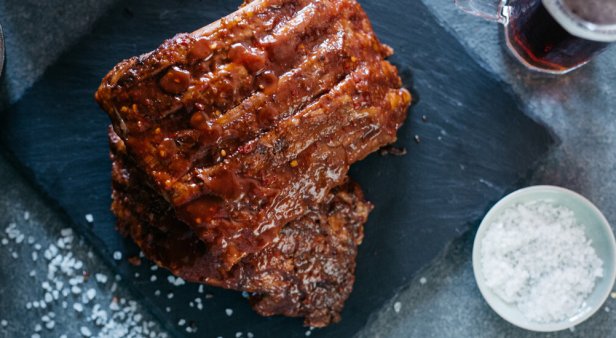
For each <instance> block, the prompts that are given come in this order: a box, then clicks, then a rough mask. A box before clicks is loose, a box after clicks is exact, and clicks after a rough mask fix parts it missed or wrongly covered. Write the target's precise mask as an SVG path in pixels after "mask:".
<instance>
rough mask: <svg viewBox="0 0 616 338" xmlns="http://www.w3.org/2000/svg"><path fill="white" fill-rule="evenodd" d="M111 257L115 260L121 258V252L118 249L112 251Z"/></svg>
mask: <svg viewBox="0 0 616 338" xmlns="http://www.w3.org/2000/svg"><path fill="white" fill-rule="evenodd" d="M113 259H115V260H116V261H119V260H122V253H121V252H120V251H115V252H114V253H113Z"/></svg>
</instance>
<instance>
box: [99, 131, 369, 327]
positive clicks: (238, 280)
mask: <svg viewBox="0 0 616 338" xmlns="http://www.w3.org/2000/svg"><path fill="white" fill-rule="evenodd" d="M110 140H111V157H112V160H113V206H112V210H113V212H114V213H115V214H116V216H117V218H118V227H119V229H120V230H121V232H122V233H124V234H125V235H129V236H131V237H132V238H133V239H134V240H135V242H136V243H137V244H138V245H139V247H140V248H141V249H142V251H143V252H144V253H145V254H146V255H147V256H148V257H149V258H151V259H153V260H154V261H155V262H156V263H157V264H159V265H161V266H163V267H165V268H167V269H169V270H170V271H171V272H173V273H174V274H175V275H177V276H180V277H182V278H184V279H186V280H189V281H193V282H202V283H203V282H204V283H207V284H210V285H215V286H220V287H224V288H228V289H235V290H240V291H247V292H250V293H251V296H250V302H251V304H252V306H253V308H254V309H255V310H256V311H257V312H258V313H260V314H262V315H265V316H271V315H276V314H282V315H286V316H292V317H304V318H305V324H306V325H308V326H313V327H323V326H326V325H328V324H330V323H331V322H337V321H338V320H339V319H340V314H339V313H340V311H342V308H343V305H344V301H345V300H346V299H347V298H348V296H349V294H350V293H351V290H352V287H353V282H354V270H355V256H356V253H357V246H358V245H359V244H360V243H361V241H362V237H363V224H364V222H365V221H366V218H367V216H368V213H369V212H370V210H371V208H372V206H371V205H370V204H369V203H367V202H365V201H364V199H363V195H362V192H361V190H360V189H359V187H358V186H357V185H356V184H353V183H345V184H343V185H342V186H340V187H338V188H336V189H334V191H333V192H332V193H331V194H329V196H327V197H326V199H325V202H323V203H322V204H321V205H319V206H318V207H313V208H310V210H309V211H308V212H307V213H306V214H305V215H304V216H303V217H301V218H299V219H298V220H296V221H293V222H291V223H288V224H286V225H285V226H284V227H283V228H282V230H281V231H280V235H279V237H278V240H277V241H276V242H275V243H273V244H272V245H270V246H269V247H267V248H266V249H264V250H261V251H260V252H258V253H255V254H250V255H247V256H246V257H244V258H243V259H242V260H240V261H239V262H238V263H237V264H236V265H235V266H234V267H233V268H232V269H231V270H230V271H226V272H220V271H219V270H217V269H213V268H212V265H211V261H212V257H211V254H210V252H209V251H208V247H207V245H206V244H205V243H204V242H203V241H201V240H200V239H199V238H198V237H197V236H196V235H195V234H194V233H193V232H192V231H191V230H190V228H189V227H188V226H187V225H186V224H184V223H182V222H180V221H179V220H177V219H176V218H175V216H174V215H173V210H172V209H171V208H170V207H169V206H168V203H167V202H166V201H165V200H164V199H162V198H161V197H160V196H159V195H158V194H156V193H155V192H154V191H153V190H152V188H151V187H149V186H148V185H147V184H145V183H144V182H143V174H142V173H141V172H140V171H139V170H138V169H136V168H135V166H134V164H132V161H131V160H130V158H128V157H127V155H126V152H125V147H124V145H123V143H122V141H121V140H120V139H119V138H118V137H117V136H116V135H114V133H113V131H110Z"/></svg>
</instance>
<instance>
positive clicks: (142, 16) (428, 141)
mask: <svg viewBox="0 0 616 338" xmlns="http://www.w3.org/2000/svg"><path fill="white" fill-rule="evenodd" d="M360 2H361V3H362V5H363V6H364V8H365V9H366V11H367V12H368V15H369V16H370V18H371V19H372V22H373V24H374V27H375V30H376V31H377V33H378V35H379V37H380V38H381V39H382V40H383V41H384V42H385V43H387V44H389V45H391V46H392V47H394V49H395V50H396V54H395V56H394V57H393V58H392V61H393V62H394V63H395V64H396V65H398V67H399V69H400V71H401V75H402V77H403V78H404V81H405V83H406V85H407V86H408V87H409V88H412V91H413V93H414V95H415V100H416V102H415V104H414V106H413V107H412V108H411V112H410V116H409V119H408V122H407V123H406V125H405V126H404V127H403V128H402V129H401V130H400V132H399V142H398V144H399V145H401V146H404V147H405V148H406V149H407V150H408V155H406V156H404V157H393V156H386V157H382V156H379V155H376V154H375V155H372V156H370V157H369V158H368V159H366V160H365V161H363V162H361V163H359V164H357V165H355V166H354V167H353V168H352V171H351V172H352V176H353V177H354V178H355V179H356V180H357V181H359V182H360V183H361V184H362V186H363V188H364V190H365V192H366V195H367V198H368V199H369V200H371V201H372V202H373V203H374V204H375V206H376V208H375V210H374V212H373V213H372V214H371V216H370V220H369V222H368V224H367V225H366V236H365V240H364V244H363V245H362V246H361V248H360V253H359V257H358V267H357V281H356V284H355V290H354V292H353V294H352V295H351V297H350V299H349V300H348V302H347V304H346V307H345V310H344V312H343V321H342V322H341V323H339V324H336V325H332V326H331V327H329V328H326V329H322V330H315V331H313V332H312V336H319V337H347V336H351V335H353V334H354V333H356V332H357V331H358V330H360V329H361V327H362V326H363V325H364V324H365V322H366V320H367V318H368V316H369V315H370V314H371V313H373V312H375V311H376V310H378V308H379V307H380V306H381V305H383V303H384V302H385V301H386V300H387V299H389V298H390V297H391V296H392V295H393V294H394V293H395V292H396V291H397V290H398V289H399V288H401V287H402V286H404V285H405V284H406V283H407V282H408V281H409V280H410V279H411V278H412V277H413V276H414V274H415V272H416V271H418V270H419V269H420V268H421V267H422V266H424V265H425V264H426V263H427V262H429V261H430V260H432V259H433V258H434V257H435V256H436V255H437V254H438V253H439V251H441V250H442V249H443V248H444V246H445V245H446V243H448V242H449V241H450V240H451V239H453V238H455V237H456V236H458V235H459V234H461V233H462V232H463V231H465V230H466V229H467V227H468V225H469V224H472V223H474V222H476V221H477V220H478V219H480V218H481V216H482V215H483V213H484V212H485V211H486V210H487V208H488V207H489V206H490V205H491V204H493V203H494V202H495V201H496V200H497V199H498V198H499V197H500V196H502V195H503V194H504V193H505V192H506V191H508V190H511V189H513V188H514V187H516V186H517V185H518V184H520V182H522V179H523V178H524V177H525V176H526V175H527V173H528V171H529V170H530V169H532V167H533V165H534V163H535V162H536V160H537V159H539V158H541V157H542V156H543V155H544V154H545V153H546V152H547V151H548V149H549V147H550V145H551V144H552V142H553V140H552V138H551V136H550V134H549V133H548V132H547V131H546V130H545V129H544V128H543V127H541V126H539V125H538V124H536V123H535V122H534V121H532V120H531V119H529V118H528V117H526V116H525V115H524V114H523V113H522V112H521V111H520V109H519V106H518V102H517V100H516V99H515V98H513V97H512V96H511V95H510V94H509V93H508V91H507V88H505V87H504V86H503V84H502V83H500V82H499V81H497V80H496V79H495V78H493V77H492V76H491V75H490V74H488V73H487V72H486V71H485V70H483V69H482V68H481V67H479V66H478V65H477V63H476V62H475V61H474V60H473V59H472V58H471V57H470V56H469V55H468V54H467V53H466V52H465V51H464V49H463V48H462V46H461V45H460V44H459V43H458V42H457V41H456V39H455V38H454V37H452V36H451V35H450V34H449V33H448V32H446V31H445V30H444V29H443V28H442V27H441V26H439V24H438V23H437V22H436V20H435V19H434V17H433V16H432V15H431V14H430V12H429V10H428V9H427V8H426V7H425V6H424V5H423V4H422V3H421V2H420V1H418V0H405V1H403V0H397V1H387V2H384V1H378V0H363V1H360ZM238 4H239V2H238V1H225V0H218V1H198V0H151V1H148V2H140V1H137V0H129V1H124V2H120V3H119V4H118V5H117V6H115V7H114V8H112V9H111V10H110V11H109V12H108V13H107V14H106V15H105V16H104V17H103V18H102V19H101V20H100V21H99V22H98V23H97V25H96V26H95V28H94V29H93V31H92V32H91V33H90V34H87V35H85V36H84V38H83V39H82V40H81V41H80V42H79V43H78V44H77V45H75V46H73V47H72V48H70V49H69V50H67V51H66V52H65V53H64V54H63V55H62V57H61V58H60V59H59V60H58V61H57V62H56V63H55V64H54V65H53V66H52V67H50V68H49V69H48V70H47V72H46V73H45V75H44V76H43V78H42V79H41V80H40V81H39V82H38V83H37V84H36V85H35V86H34V87H33V88H31V89H30V90H29V91H28V92H27V93H26V95H25V96H24V97H23V98H22V99H21V101H20V102H18V103H17V104H15V105H14V106H12V107H11V108H10V109H9V110H8V111H5V112H2V115H1V116H0V122H1V123H2V132H1V134H0V141H1V145H2V148H3V149H4V150H7V151H8V153H10V154H11V156H12V158H13V159H14V160H15V161H16V162H17V164H18V165H19V166H21V168H23V169H24V171H25V172H26V173H27V175H28V176H29V177H30V178H31V179H32V180H33V181H34V182H35V183H36V184H37V185H38V186H39V187H40V189H41V191H42V192H43V193H44V194H46V195H47V196H48V197H49V198H50V199H51V200H53V201H55V202H56V204H57V206H58V208H60V209H61V210H62V211H63V212H65V213H66V214H67V215H68V216H69V217H70V218H71V219H72V220H73V221H74V223H75V225H76V227H77V228H78V229H80V230H81V231H82V232H83V233H84V234H86V235H87V236H88V237H89V238H90V239H91V240H92V242H93V244H94V246H95V247H97V248H98V249H100V251H101V252H102V253H103V254H104V256H105V257H107V259H108V262H109V264H116V265H117V270H118V272H119V273H120V274H122V275H123V276H124V280H125V281H127V283H128V284H130V285H132V286H134V288H133V289H134V291H135V293H136V294H137V295H139V296H140V297H141V298H142V300H143V301H144V302H146V303H148V304H149V305H150V308H151V309H152V311H153V312H154V313H155V314H156V315H157V316H158V318H160V319H161V320H162V321H163V322H164V323H165V324H166V325H167V326H168V327H169V328H170V329H171V330H172V331H174V333H175V334H176V335H178V336H182V335H186V336H191V335H190V334H187V333H185V331H184V329H183V328H178V327H175V326H174V325H175V323H177V321H178V319H179V318H185V319H187V320H188V321H189V322H193V323H194V325H195V326H196V327H197V328H198V332H197V336H199V337H202V336H203V337H210V336H211V337H216V336H225V337H230V336H235V333H236V332H243V333H244V336H246V333H247V332H248V331H250V332H252V333H253V334H254V335H255V336H256V337H301V336H304V334H305V331H306V328H303V327H302V325H301V321H300V320H298V319H290V318H282V317H274V318H262V317H260V316H258V315H256V314H255V313H253V312H252V310H251V309H250V308H249V306H248V304H247V303H246V301H245V300H244V299H243V298H242V296H241V295H240V294H239V293H236V292H231V291H226V290H219V289H215V288H209V287H206V288H205V289H206V291H205V292H207V293H210V294H212V295H213V296H214V297H213V298H211V299H208V300H205V301H204V309H203V311H199V310H198V309H196V308H194V307H190V306H189V302H190V301H192V300H193V299H194V298H195V297H202V298H203V296H204V295H203V294H200V293H198V292H197V286H196V285H183V286H180V287H175V286H172V285H171V284H169V283H168V282H167V280H166V275H167V274H166V273H165V272H162V271H160V270H159V271H157V272H152V271H150V269H149V264H144V265H142V266H141V267H134V266H132V265H130V264H128V263H126V261H123V262H121V263H115V262H114V261H113V260H112V259H111V253H112V252H114V251H115V250H121V251H123V252H125V257H126V256H130V255H133V254H136V253H137V251H136V249H135V247H134V246H133V245H132V244H131V243H130V242H128V241H126V240H123V239H122V238H121V237H120V236H119V235H118V234H117V233H116V232H115V231H114V229H113V227H114V218H113V216H112V214H111V213H110V212H109V203H110V198H109V196H110V163H109V159H108V154H107V153H108V148H107V140H106V126H107V124H108V123H109V121H108V119H107V117H106V115H105V114H104V113H103V112H102V111H100V110H99V109H98V107H97V105H96V104H95V103H94V100H93V93H94V91H95V90H96V88H97V86H98V84H99V82H100V79H101V78H102V77H103V76H104V75H105V73H106V72H107V71H108V70H109V69H111V67H113V66H114V65H115V64H116V63H117V62H119V61H120V60H122V59H124V58H127V57H130V56H133V55H137V54H141V53H143V52H146V51H150V50H152V49H154V48H155V47H157V46H158V45H159V44H160V43H161V42H162V41H163V40H164V39H165V38H168V37H171V36H172V35H174V34H175V33H177V32H188V31H192V30H194V29H196V28H198V27H200V26H203V25H205V24H207V23H209V22H211V21H214V20H216V19H218V18H219V17H221V16H223V15H226V14H228V13H229V12H231V11H233V10H234V9H235V8H236V7H237V5H238ZM424 116H425V117H426V118H425V119H424V118H423V117H424ZM416 136H417V137H418V139H419V140H420V142H419V143H417V137H416ZM86 214H92V215H93V216H94V220H95V221H94V224H93V225H91V224H88V223H87V222H86V220H85V218H84V215H86ZM135 272H137V273H139V275H140V277H135ZM152 274H157V275H158V277H159V278H158V282H156V283H151V282H150V281H149V279H150V275H152ZM155 290H161V291H162V292H163V295H162V296H161V297H156V296H154V291H155ZM168 292H173V294H174V298H173V299H171V300H169V299H168V298H167V297H166V294H167V293H168ZM167 307H169V308H170V312H167V311H166V308H167ZM227 308H230V309H233V311H234V314H233V315H232V316H227V315H226V314H225V309H227Z"/></svg>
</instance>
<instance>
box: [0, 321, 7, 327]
mask: <svg viewBox="0 0 616 338" xmlns="http://www.w3.org/2000/svg"><path fill="white" fill-rule="evenodd" d="M8 325H9V322H7V321H6V319H3V320H0V326H2V327H7V326H8Z"/></svg>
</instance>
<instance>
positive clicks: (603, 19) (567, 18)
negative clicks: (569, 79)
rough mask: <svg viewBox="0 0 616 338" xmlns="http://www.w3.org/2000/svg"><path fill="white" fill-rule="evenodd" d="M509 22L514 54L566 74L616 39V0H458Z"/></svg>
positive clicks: (467, 7) (535, 66)
mask: <svg viewBox="0 0 616 338" xmlns="http://www.w3.org/2000/svg"><path fill="white" fill-rule="evenodd" d="M455 1H456V4H457V5H458V7H460V8H461V9H463V10H464V11H465V12H468V13H471V14H473V15H476V16H480V17H482V18H485V19H487V20H491V21H496V22H500V23H502V24H503V25H504V27H505V29H504V31H505V41H506V43H507V47H508V48H509V50H510V51H511V53H512V54H513V55H514V56H515V57H516V58H517V59H518V60H519V61H520V62H522V63H523V64H524V65H526V66H527V67H528V68H530V69H533V70H537V71H541V72H546V73H552V74H564V73H567V72H570V71H572V70H574V69H576V68H579V67H581V66H583V65H585V64H586V63H588V62H589V61H590V60H591V59H592V58H593V57H595V56H596V55H598V54H599V53H601V52H602V51H604V50H605V49H606V48H607V47H608V45H609V44H610V43H611V42H614V41H616V1H615V0H585V1H581V0H543V1H542V0H502V1H499V0H455Z"/></svg>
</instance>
